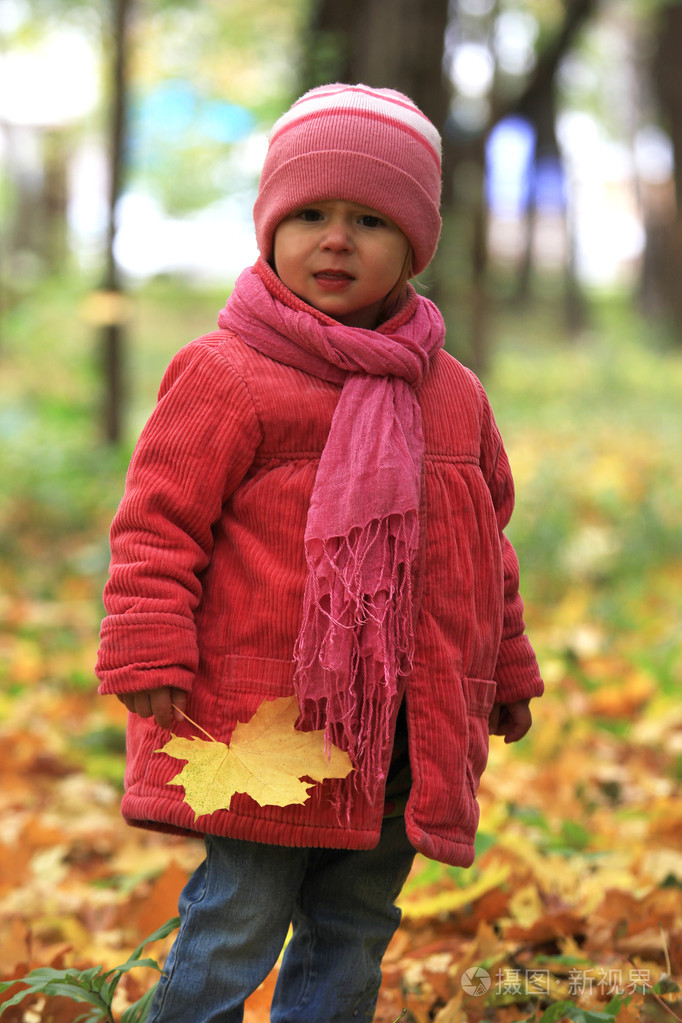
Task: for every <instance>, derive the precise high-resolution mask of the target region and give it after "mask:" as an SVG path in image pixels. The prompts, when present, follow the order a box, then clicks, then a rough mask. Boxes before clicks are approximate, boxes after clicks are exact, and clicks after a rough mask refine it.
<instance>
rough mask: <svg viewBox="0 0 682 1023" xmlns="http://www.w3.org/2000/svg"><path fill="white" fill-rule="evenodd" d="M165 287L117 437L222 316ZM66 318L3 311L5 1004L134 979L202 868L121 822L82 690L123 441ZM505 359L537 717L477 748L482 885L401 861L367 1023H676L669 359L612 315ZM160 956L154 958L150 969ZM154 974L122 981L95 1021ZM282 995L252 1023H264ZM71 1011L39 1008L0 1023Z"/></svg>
mask: <svg viewBox="0 0 682 1023" xmlns="http://www.w3.org/2000/svg"><path fill="white" fill-rule="evenodd" d="M163 289H164V286H162V285H158V286H156V287H155V288H151V289H147V290H146V291H145V292H143V293H141V294H140V295H139V296H138V297H137V299H136V305H135V320H134V327H135V333H134V337H135V339H136V340H135V345H136V346H137V348H136V350H135V351H132V352H131V356H130V363H131V378H132V379H134V380H135V383H136V388H135V404H134V406H133V410H132V414H131V423H130V436H131V438H132V436H133V434H134V433H135V432H136V431H137V429H138V428H139V426H140V425H141V422H142V420H143V418H144V416H145V415H146V413H147V411H148V410H149V407H150V405H151V401H152V400H153V392H154V388H155V386H156V384H157V383H158V379H159V378H160V373H161V370H162V368H163V365H164V364H165V362H167V360H168V359H169V358H170V356H171V355H172V353H173V351H174V350H175V349H176V348H177V347H179V346H180V345H181V344H182V343H183V342H184V341H185V340H188V339H189V338H190V337H192V336H194V335H195V334H197V333H200V332H201V331H202V330H203V329H210V327H211V320H212V317H213V312H214V307H215V309H217V308H218V307H219V305H220V304H221V297H219V296H215V302H213V304H211V302H212V299H213V296H197V295H196V294H195V295H190V296H184V295H182V294H173V295H171V293H170V291H164V290H163ZM76 300H77V295H75V294H74V292H73V289H72V290H69V289H68V288H65V287H60V288H57V287H54V289H53V290H52V291H51V292H50V293H49V294H47V295H46V296H45V297H44V302H43V303H42V304H41V305H40V306H37V305H31V306H30V307H28V306H24V307H21V308H19V309H17V310H15V311H14V312H13V313H12V315H11V316H10V319H9V328H10V329H9V332H8V340H6V341H5V347H4V350H3V352H2V354H1V355H0V359H1V360H2V393H1V394H0V458H1V459H2V465H1V466H0V469H1V472H0V678H1V679H2V686H1V689H0V741H1V742H2V749H3V757H2V762H1V763H0V808H1V810H2V819H3V829H2V834H1V835H0V980H3V981H9V980H13V979H15V978H19V977H22V976H24V975H25V974H26V973H27V972H28V971H29V970H30V969H33V968H38V967H52V968H54V969H56V970H64V969H67V968H73V969H75V970H87V969H89V968H93V967H98V966H100V965H101V966H102V967H103V968H104V969H111V968H113V967H115V966H117V965H118V964H121V963H124V962H125V960H126V959H127V958H128V956H129V955H130V953H131V952H132V950H133V949H134V948H135V947H136V946H137V945H139V943H140V942H141V941H142V940H143V939H144V938H145V937H146V936H147V935H149V934H151V933H152V932H153V931H155V930H156V929H157V928H159V927H160V926H161V925H163V924H164V923H165V922H166V921H167V920H168V919H169V918H171V917H173V916H174V915H175V912H176V901H177V896H178V892H179V890H180V888H181V887H182V885H183V884H184V881H185V879H186V878H187V876H188V874H189V872H190V871H191V870H192V869H193V867H194V865H195V864H196V863H197V862H198V861H199V858H200V855H201V848H200V845H199V844H198V843H196V842H193V841H191V840H181V839H173V838H168V837H165V836H160V835H154V834H147V833H145V832H142V831H136V830H133V829H130V828H128V827H126V826H125V825H124V824H123V823H122V821H121V819H120V816H119V799H120V787H121V777H122V764H123V749H124V724H125V721H124V718H125V712H124V710H123V708H122V706H121V705H120V704H119V703H118V702H117V701H116V700H114V699H111V698H106V699H103V698H100V697H97V696H96V694H95V679H94V676H93V664H94V659H95V650H96V644H97V630H98V624H99V618H100V615H101V602H100V593H101V587H102V584H103V581H104V578H105V574H106V564H107V557H108V554H107V542H106V532H107V528H108V523H109V520H110V518H111V514H112V512H113V510H114V508H115V505H116V502H117V500H118V498H119V497H120V493H121V488H122V483H123V474H124V471H125V465H126V462H127V458H128V456H129V452H130V442H128V443H127V444H124V445H122V448H121V450H119V451H108V450H106V449H104V448H103V447H102V446H101V445H100V444H99V443H98V442H97V437H96V425H95V422H96V416H97V410H98V407H99V392H98V387H99V385H98V380H97V366H96V362H95V359H94V352H95V348H94V343H93V339H92V336H91V332H90V329H89V328H88V327H87V325H86V324H84V323H83V322H77V321H76V318H75V317H74V309H75V308H76V306H77V301H76ZM55 324H59V325H60V326H59V330H55ZM65 325H66V326H65ZM181 331H182V333H180V332H181ZM498 349H499V354H498V357H497V361H496V365H495V370H494V373H493V374H492V375H491V378H490V380H489V381H487V384H488V389H489V391H490V393H491V397H492V399H493V404H494V407H495V410H496V413H497V417H498V420H499V422H500V426H501V428H502V432H503V435H504V436H505V439H506V442H507V447H508V450H509V455H510V459H511V462H512V467H513V469H514V472H515V477H516V480H517V488H518V503H517V513H516V517H515V520H514V523H513V526H512V529H511V530H510V535H511V538H512V540H513V542H514V543H515V545H516V547H517V549H518V551H519V554H520V558H521V562H522V567H523V589H524V593H525V596H526V601H527V621H528V626H529V631H530V633H531V636H532V639H533V641H534V643H535V645H536V647H537V650H538V654H539V657H540V661H541V665H542V668H543V673H544V676H545V679H546V683H547V694H546V696H545V697H543V699H542V700H541V701H537V702H536V703H535V704H534V708H533V709H534V714H535V725H534V728H533V731H532V733H531V735H530V736H529V737H528V738H527V739H526V740H525V741H524V742H523V743H521V744H520V745H519V746H518V747H506V746H504V744H503V743H501V741H500V740H498V739H493V741H492V749H491V756H490V763H489V767H488V771H487V773H486V775H485V776H484V780H483V783H482V786H481V791H480V802H481V808H482V816H481V828H480V833H479V840H478V856H477V860H476V863H475V865H474V867H472V868H471V869H470V870H456V869H450V868H446V867H443V866H441V865H438V864H435V863H432V862H429V861H426V860H423V859H418V861H417V863H416V865H415V869H414V872H413V875H412V877H411V878H410V880H409V882H408V885H407V887H406V890H405V892H404V893H403V896H402V898H401V904H402V908H403V913H404V922H403V926H402V927H401V929H400V931H399V932H398V934H397V935H396V937H395V938H394V940H393V942H392V944H391V946H390V948H389V951H388V954H387V957H386V961H385V971H384V984H383V988H382V992H381V996H380V1000H379V1006H378V1010H377V1021H378V1023H392V1021H393V1020H395V1019H396V1018H397V1017H398V1016H399V1015H400V1014H401V1012H402V1011H403V1010H407V1011H406V1014H405V1016H404V1017H403V1018H404V1019H405V1020H406V1021H411V1023H427V1021H431V1020H436V1021H437V1023H462V1021H464V1020H468V1021H471V1023H476V1021H478V1020H496V1021H500V1023H504V1021H512V1020H521V1019H527V1018H529V1017H532V1016H533V1015H534V1014H535V1016H536V1017H539V1016H540V1015H541V1014H542V1013H543V1012H544V1013H545V1017H544V1018H545V1020H547V1021H549V1020H550V1019H561V1018H572V1019H581V1020H583V1021H585V1023H592V1021H595V1023H596V1021H598V1020H600V1019H609V1018H611V1019H612V1018H613V1017H614V1016H615V1018H616V1019H617V1020H619V1021H620V1023H630V1021H632V1020H639V1019H652V1020H654V1019H656V1020H658V1019H661V1020H663V1019H672V1018H678V1019H679V1018H682V1000H681V997H682V996H681V995H680V992H679V990H678V987H677V985H679V984H680V983H682V796H681V795H680V780H681V779H682V704H681V703H680V699H679V691H680V689H679V687H680V681H681V675H682V670H681V664H682V653H681V649H680V647H681V644H680V639H681V629H680V625H681V622H680V590H681V589H682V540H681V530H680V522H681V521H682V478H681V477H680V473H679V464H680V454H681V450H680V448H681V446H682V442H681V440H680V432H679V430H680V421H679V395H680V393H682V355H681V353H680V352H679V350H678V351H674V350H670V349H663V348H661V347H660V345H657V344H656V343H654V342H653V341H652V339H651V337H650V336H649V335H648V334H647V332H646V330H645V328H644V326H643V325H642V324H640V323H638V321H637V319H636V317H635V316H634V314H632V313H631V312H630V311H627V310H619V309H618V307H617V306H607V305H604V306H601V307H598V308H597V309H596V310H595V312H594V314H593V322H592V324H591V327H590V329H589V330H588V331H587V332H586V333H585V335H584V337H582V338H581V339H580V340H579V341H577V342H575V343H574V344H573V345H572V346H570V347H569V346H568V345H567V343H565V342H560V341H558V340H554V339H553V338H552V330H551V329H550V325H549V324H548V329H547V330H543V329H542V325H540V326H538V323H537V320H532V321H531V320H528V319H524V318H521V317H515V319H514V320H510V321H509V322H505V321H504V320H503V321H502V322H501V323H500V329H499V341H498ZM172 937H173V935H172V933H171V934H169V935H168V936H166V937H164V938H161V939H160V940H158V941H156V942H154V943H153V944H152V945H150V946H149V947H148V948H147V949H146V950H145V952H144V957H145V958H146V957H147V956H151V957H152V958H156V959H159V960H160V961H162V960H163V957H164V955H165V953H166V952H167V949H168V948H169V946H170V943H171V941H172ZM156 976H157V974H156V972H155V971H154V970H153V969H152V968H151V967H149V966H146V967H144V966H141V967H138V968H135V969H131V970H130V971H129V972H126V973H124V974H122V976H121V978H120V983H119V984H118V987H117V991H116V995H115V997H114V1009H113V1018H114V1019H116V1020H119V1019H120V1018H121V1015H122V1014H123V1013H124V1012H125V1010H126V1009H127V1007H129V1006H130V1005H131V1004H132V1003H134V1002H135V1001H136V1000H137V999H138V998H140V996H141V995H143V994H144V992H145V990H146V989H147V988H149V986H150V985H151V984H153V983H154V981H155V979H156ZM272 982H273V978H269V980H268V981H267V982H266V984H265V985H264V986H263V988H262V989H260V990H259V991H257V992H256V993H255V994H254V996H253V997H252V999H251V1000H250V1002H249V1005H248V1007H247V1023H260V1021H265V1020H267V1018H268V1012H267V1009H268V1004H269V998H270V995H271V991H272ZM17 990H18V988H17V987H16V985H15V986H13V987H10V988H8V989H7V990H6V991H5V993H4V994H0V1008H2V1004H3V1001H4V1002H6V1001H7V1000H8V999H9V998H10V997H11V996H12V995H13V994H14V993H15V992H16V991H17ZM89 1008H90V1009H92V1006H91V1005H90V1006H89ZM87 1009H88V1006H87V1005H86V1006H85V1007H84V1006H83V1005H82V1004H80V1005H79V1004H76V1003H74V1002H73V1001H72V1000H71V999H69V998H67V997H64V996H62V997H55V998H48V999H46V998H45V997H43V996H41V995H39V994H38V995H35V996H32V997H31V998H30V999H27V1000H25V1001H24V1002H23V1003H22V1004H21V1005H19V1006H14V1007H9V1008H7V1009H6V1011H5V1012H4V1014H3V1016H2V1020H3V1023H4V1021H5V1020H6V1021H9V1023H23V1021H26V1023H33V1021H35V1023H47V1021H54V1023H69V1021H72V1020H75V1019H77V1018H78V1017H79V1016H81V1015H82V1014H83V1012H84V1011H86V1010H87ZM581 1013H582V1015H581ZM600 1014H604V1015H600Z"/></svg>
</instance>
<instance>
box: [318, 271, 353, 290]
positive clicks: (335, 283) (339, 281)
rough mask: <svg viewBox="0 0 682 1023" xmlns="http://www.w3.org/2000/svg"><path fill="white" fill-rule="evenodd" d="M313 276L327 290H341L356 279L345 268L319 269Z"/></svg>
mask: <svg viewBox="0 0 682 1023" xmlns="http://www.w3.org/2000/svg"><path fill="white" fill-rule="evenodd" d="M313 277H314V278H315V281H316V283H317V284H318V285H319V287H321V288H324V290H325V291H340V290H342V289H343V288H345V287H346V286H347V285H348V284H350V283H351V282H352V281H353V280H354V279H355V278H354V277H353V276H352V274H349V273H346V271H345V270H318V272H317V273H315V274H313Z"/></svg>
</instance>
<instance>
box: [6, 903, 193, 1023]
mask: <svg viewBox="0 0 682 1023" xmlns="http://www.w3.org/2000/svg"><path fill="white" fill-rule="evenodd" d="M179 924H180V918H179V917H173V919H172V920H168V921H167V922H166V923H165V924H164V925H163V926H162V927H159V929H158V930H156V931H154V933H153V934H150V935H149V937H148V938H145V940H144V941H143V942H142V943H141V944H140V945H138V946H137V948H136V949H135V951H134V952H133V954H132V955H131V956H130V958H129V959H127V960H126V962H125V963H122V964H121V965H120V966H115V967H114V968H113V969H112V970H104V969H103V967H102V966H93V967H91V968H90V969H89V970H80V971H79V970H73V969H71V970H55V969H52V967H49V966H45V967H40V968H39V969H37V970H31V972H30V973H29V974H28V975H27V976H26V977H20V978H18V979H17V980H9V981H3V982H2V983H0V997H1V996H2V995H3V994H4V993H5V991H7V989H8V988H11V987H14V985H15V984H26V985H27V987H25V988H24V989H23V990H22V991H19V992H17V994H15V995H13V996H12V997H11V998H9V999H8V1000H7V1001H6V1002H1V1003H0V1016H2V1015H3V1013H4V1012H5V1009H9V1008H10V1006H12V1005H18V1004H19V1002H21V1001H23V1000H24V998H28V997H29V995H47V996H48V997H49V996H55V995H60V996H61V997H62V998H71V999H72V1000H73V1001H74V1002H86V1003H87V1004H89V1005H90V1006H91V1008H89V1009H88V1010H87V1011H86V1012H84V1013H83V1015H82V1016H79V1017H78V1023H81V1021H82V1023H99V1021H102V1020H103V1021H104V1023H115V1020H114V1016H113V1010H112V1003H113V1000H114V994H115V992H116V988H117V987H118V983H119V981H120V980H121V977H122V976H123V974H124V973H128V972H129V971H130V970H133V969H135V967H137V966H147V967H151V968H152V969H153V970H157V971H158V972H161V967H160V966H159V964H158V963H157V962H156V960H155V959H143V958H142V952H143V950H144V948H145V946H146V945H148V944H150V943H151V942H153V941H160V940H161V939H162V938H165V937H167V936H168V935H169V934H170V933H171V931H174V930H175V929H176V928H177V927H178V926H179ZM155 987H156V985H153V986H152V987H151V988H150V989H149V990H148V991H146V992H145V993H144V994H143V995H142V997H141V998H138V1000H137V1001H136V1002H134V1003H133V1004H132V1005H130V1006H128V1008H127V1009H126V1010H125V1011H124V1012H123V1014H122V1015H121V1021H120V1023H143V1021H144V1020H145V1019H146V1018H147V1013H148V1012H149V1007H150V1005H151V1001H152V998H153V995H154V988H155Z"/></svg>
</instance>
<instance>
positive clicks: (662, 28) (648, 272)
mask: <svg viewBox="0 0 682 1023" xmlns="http://www.w3.org/2000/svg"><path fill="white" fill-rule="evenodd" d="M681 54H682V3H680V2H679V0H671V2H664V3H662V4H661V6H660V9H659V10H658V12H657V15H656V19H655V46H654V50H653V60H652V62H651V68H652V76H653V82H654V86H655V91H656V96H657V99H658V103H659V108H660V113H661V120H662V122H663V124H664V126H665V129H666V131H667V133H668V135H669V137H670V140H671V143H672V150H673V184H674V200H673V201H672V202H667V201H664V202H661V201H660V198H661V197H660V189H659V190H657V192H658V200H659V201H658V202H657V201H656V198H657V196H656V195H652V194H651V192H650V195H649V199H650V202H649V204H648V208H647V214H648V215H647V219H646V223H647V228H648V230H647V251H646V254H645V260H644V273H645V277H644V282H643V286H644V287H643V290H644V300H645V304H647V305H648V306H649V308H651V307H652V306H653V307H654V308H658V309H659V310H661V311H662V312H663V313H664V315H666V316H667V317H668V318H669V319H671V320H672V322H673V324H674V327H675V331H674V336H675V337H677V338H678V339H679V338H680V337H682V333H681V332H682V289H681V288H680V280H681V279H682V60H681V59H680V55H681Z"/></svg>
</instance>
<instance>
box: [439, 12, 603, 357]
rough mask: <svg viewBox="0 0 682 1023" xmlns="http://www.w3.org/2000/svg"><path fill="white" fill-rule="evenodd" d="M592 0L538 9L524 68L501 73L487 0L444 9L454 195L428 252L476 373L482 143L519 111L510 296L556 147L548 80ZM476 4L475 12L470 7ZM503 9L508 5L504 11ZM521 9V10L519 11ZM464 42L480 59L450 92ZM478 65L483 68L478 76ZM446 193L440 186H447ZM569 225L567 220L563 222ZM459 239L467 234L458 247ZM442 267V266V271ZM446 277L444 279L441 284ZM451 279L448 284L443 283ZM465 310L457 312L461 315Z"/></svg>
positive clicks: (496, 25)
mask: <svg viewBox="0 0 682 1023" xmlns="http://www.w3.org/2000/svg"><path fill="white" fill-rule="evenodd" d="M598 3H599V0H565V2H564V3H561V4H552V5H548V6H547V7H545V8H544V11H541V10H540V8H539V6H538V5H536V7H537V8H538V9H537V11H536V14H537V15H544V18H545V20H544V21H538V22H537V27H538V32H537V43H536V52H535V53H534V54H533V56H532V58H531V59H528V60H526V62H525V66H524V64H523V62H520V67H519V70H518V71H517V72H516V73H514V74H510V73H509V71H508V70H506V69H505V68H503V67H502V66H501V61H500V49H501V44H500V38H499V34H500V33H501V32H502V31H503V30H504V29H503V25H502V24H501V23H500V18H501V17H502V15H501V13H500V11H499V8H498V4H497V3H496V2H494V0H489V2H488V0H483V2H481V3H479V4H469V3H465V4H461V5H459V4H455V5H454V6H453V7H452V8H451V20H450V28H449V35H450V40H449V46H450V55H449V61H450V62H451V64H452V67H453V74H452V77H453V84H454V97H453V103H452V107H451V114H450V118H449V120H448V123H447V124H446V133H445V143H446V160H445V166H446V169H447V173H448V174H449V177H450V182H449V184H450V185H451V187H452V194H453V197H454V202H452V203H451V204H450V205H449V207H446V210H445V216H446V220H447V223H448V229H447V230H446V231H445V232H444V236H443V243H442V244H441V248H440V250H439V253H438V257H437V268H438V269H439V279H438V290H439V302H440V304H441V305H442V306H443V307H444V309H445V311H446V314H447V313H448V311H449V316H448V324H449V326H450V325H452V328H453V329H452V330H451V344H452V346H453V348H454V349H455V350H456V353H457V354H458V355H459V357H460V358H462V359H463V360H464V361H466V362H468V363H469V365H471V366H472V368H473V369H474V370H475V371H476V372H477V373H479V374H481V375H483V374H485V373H486V371H487V370H488V368H489V364H490V358H491V353H490V347H489V345H490V339H489V329H488V318H489V304H490V296H489V282H488V277H489V274H488V269H489V259H488V201H487V196H486V146H487V142H488V139H489V138H490V134H491V132H492V130H493V128H494V127H495V126H496V125H498V124H499V123H500V122H501V121H503V120H504V119H505V118H508V117H511V116H512V115H519V116H521V117H523V118H525V119H526V120H527V121H528V122H530V124H531V125H532V126H533V129H534V137H535V141H534V147H533V168H532V173H531V187H530V193H529V200H530V201H529V202H528V205H527V207H526V212H525V215H526V218H527V221H526V239H527V241H526V249H525V254H524V259H523V261H522V263H521V267H520V275H519V286H518V296H519V297H522V298H523V297H524V295H527V293H528V287H529V280H530V274H531V270H532V235H533V219H534V213H535V204H534V195H533V181H537V179H538V170H539V167H540V165H541V163H542V162H543V161H546V160H547V159H548V158H551V159H552V160H554V161H555V162H556V163H557V164H560V162H561V153H560V150H559V146H558V143H557V138H556V115H557V97H556V81H557V74H558V71H559V68H560V66H561V63H562V61H563V60H564V58H565V57H566V56H567V54H568V53H569V52H570V51H571V49H572V47H573V46H574V45H575V43H576V39H577V38H578V35H579V33H580V31H581V30H582V28H583V27H584V26H585V24H586V23H587V22H588V20H589V19H590V18H591V17H592V16H593V15H594V14H595V12H596V10H597V9H598ZM473 8H475V13H472V9H473ZM508 12H509V8H507V13H508ZM526 14H527V15H528V16H529V12H527V11H526ZM465 46H466V47H470V48H471V50H470V53H471V54H472V56H476V58H477V59H478V61H479V72H478V74H479V78H480V82H481V84H480V86H479V88H478V90H475V89H472V91H471V93H470V94H469V95H467V94H463V95H459V94H458V73H457V59H458V57H457V55H458V52H459V54H460V55H461V54H462V52H463V50H464V47H465ZM486 63H487V67H488V73H487V76H486V74H485V65H486ZM446 195H447V191H446ZM566 230H567V233H568V230H569V229H568V225H567V228H566ZM462 238H465V239H466V249H465V250H463V247H462ZM570 257H571V245H570V240H569V244H568V245H567V264H566V288H565V299H566V322H567V324H568V325H569V326H570V327H571V328H573V329H574V328H575V327H576V326H578V325H579V324H580V323H582V322H583V319H584V304H583V300H582V295H581V293H580V289H579V287H578V284H577V281H576V278H575V273H574V267H573V264H572V260H571V258H570ZM443 268H444V269H443ZM444 281H447V282H448V287H444V286H443V282H444ZM452 282H456V283H457V287H454V288H453V287H452ZM463 313H464V316H463Z"/></svg>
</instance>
